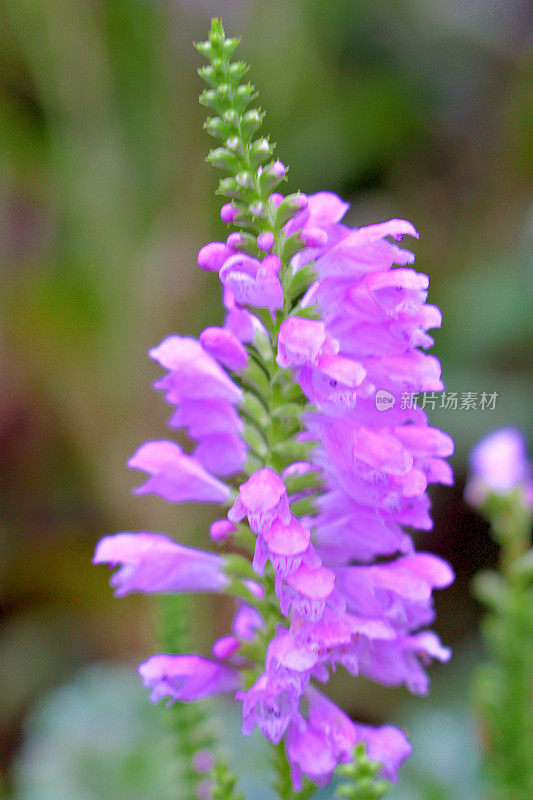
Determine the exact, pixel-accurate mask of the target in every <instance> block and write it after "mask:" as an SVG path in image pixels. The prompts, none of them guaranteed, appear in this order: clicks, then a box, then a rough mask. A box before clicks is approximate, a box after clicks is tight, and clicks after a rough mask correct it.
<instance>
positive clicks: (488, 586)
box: [472, 570, 511, 611]
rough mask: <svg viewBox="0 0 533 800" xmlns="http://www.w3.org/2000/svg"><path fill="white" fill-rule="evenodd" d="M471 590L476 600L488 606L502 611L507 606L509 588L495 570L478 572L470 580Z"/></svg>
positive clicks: (509, 597) (508, 603) (509, 599)
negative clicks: (471, 580)
mask: <svg viewBox="0 0 533 800" xmlns="http://www.w3.org/2000/svg"><path fill="white" fill-rule="evenodd" d="M472 592H473V593H474V595H475V596H476V597H477V599H478V600H481V601H482V602H483V603H485V604H486V605H487V606H489V607H490V608H493V609H495V610H502V611H503V610H504V609H508V608H509V605H510V601H511V592H510V588H509V586H508V584H507V582H506V581H505V580H504V579H503V578H502V577H501V575H499V574H498V573H497V572H494V571H492V570H483V571H482V572H479V573H478V574H477V575H476V576H475V577H474V580H473V582H472Z"/></svg>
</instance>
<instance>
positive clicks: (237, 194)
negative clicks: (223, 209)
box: [216, 178, 244, 200]
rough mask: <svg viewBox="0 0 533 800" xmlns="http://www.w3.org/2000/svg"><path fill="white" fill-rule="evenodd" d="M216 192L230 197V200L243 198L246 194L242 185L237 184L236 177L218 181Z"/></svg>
mask: <svg viewBox="0 0 533 800" xmlns="http://www.w3.org/2000/svg"><path fill="white" fill-rule="evenodd" d="M216 194H221V195H222V196H223V197H229V198H230V200H243V198H244V195H243V191H242V189H241V187H240V186H238V185H237V181H236V180H235V178H221V179H220V180H219V182H218V189H217V190H216Z"/></svg>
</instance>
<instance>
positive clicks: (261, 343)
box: [253, 312, 274, 364]
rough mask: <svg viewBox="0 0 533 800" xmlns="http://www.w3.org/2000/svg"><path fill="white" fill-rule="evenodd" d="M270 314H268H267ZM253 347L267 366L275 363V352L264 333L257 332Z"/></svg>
mask: <svg viewBox="0 0 533 800" xmlns="http://www.w3.org/2000/svg"><path fill="white" fill-rule="evenodd" d="M267 313H268V312H267ZM253 346H254V348H255V349H256V350H257V352H258V353H259V355H260V356H261V358H262V360H263V362H264V363H265V364H271V363H272V362H273V361H274V351H273V350H272V344H271V342H270V339H269V337H268V336H267V335H266V334H265V333H264V332H263V331H257V333H256V334H255V336H254V340H253Z"/></svg>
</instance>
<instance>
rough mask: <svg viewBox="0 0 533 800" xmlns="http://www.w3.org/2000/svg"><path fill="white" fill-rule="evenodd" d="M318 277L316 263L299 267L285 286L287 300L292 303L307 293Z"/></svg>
mask: <svg viewBox="0 0 533 800" xmlns="http://www.w3.org/2000/svg"><path fill="white" fill-rule="evenodd" d="M317 277H318V276H317V273H316V270H315V266H314V263H313V264H307V265H306V266H305V267H302V268H301V269H299V270H298V271H297V272H295V273H294V275H293V276H292V277H291V278H290V280H289V281H288V284H287V286H286V288H285V300H287V301H289V302H290V303H291V304H292V303H293V302H294V301H295V300H296V299H297V298H299V297H301V296H302V295H304V294H305V292H306V291H307V290H308V289H309V287H310V286H311V284H312V283H314V282H315V281H316V279H317Z"/></svg>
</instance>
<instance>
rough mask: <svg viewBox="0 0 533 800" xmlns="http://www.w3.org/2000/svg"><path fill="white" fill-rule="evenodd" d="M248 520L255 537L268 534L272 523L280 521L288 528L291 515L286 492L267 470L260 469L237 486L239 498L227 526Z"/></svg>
mask: <svg viewBox="0 0 533 800" xmlns="http://www.w3.org/2000/svg"><path fill="white" fill-rule="evenodd" d="M244 517H248V522H249V523H250V527H251V529H252V530H253V531H254V533H256V534H260V533H264V532H265V531H267V530H268V529H269V528H270V527H271V525H272V524H273V522H274V521H275V520H277V519H279V520H281V522H282V523H283V524H284V525H289V523H290V521H291V512H290V509H289V499H288V497H287V490H286V488H285V484H284V483H283V481H282V479H281V478H280V477H279V475H277V474H276V473H275V472H274V470H272V469H270V467H262V468H261V469H258V470H257V471H256V472H254V474H253V475H252V476H251V477H250V478H249V479H248V480H247V481H246V482H245V483H242V484H241V485H240V486H239V494H238V497H237V499H236V501H235V503H234V504H233V505H232V507H231V508H230V510H229V511H228V519H229V520H230V522H241V520H243V519H244Z"/></svg>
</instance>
